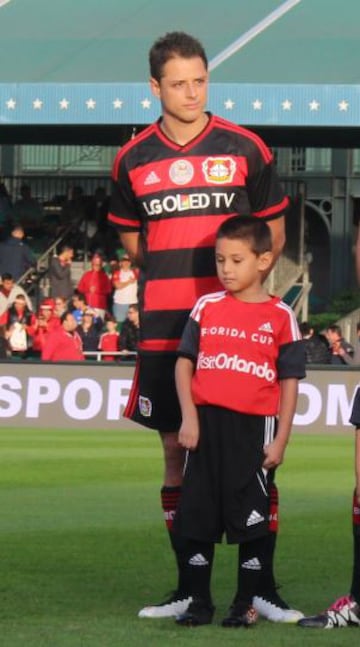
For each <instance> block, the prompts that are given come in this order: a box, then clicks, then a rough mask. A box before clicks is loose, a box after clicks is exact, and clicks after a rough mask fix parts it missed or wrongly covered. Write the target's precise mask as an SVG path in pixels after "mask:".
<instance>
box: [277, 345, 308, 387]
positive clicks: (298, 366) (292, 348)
mask: <svg viewBox="0 0 360 647" xmlns="http://www.w3.org/2000/svg"><path fill="white" fill-rule="evenodd" d="M277 371H278V378H279V380H285V379H287V378H291V377H295V378H297V379H298V380H301V379H302V378H304V377H306V370H305V345H304V343H303V341H302V340H301V339H300V340H299V341H294V342H290V343H289V344H283V345H282V346H280V349H279V357H278V360H277Z"/></svg>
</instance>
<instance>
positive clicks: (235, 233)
mask: <svg viewBox="0 0 360 647" xmlns="http://www.w3.org/2000/svg"><path fill="white" fill-rule="evenodd" d="M219 238H230V239H231V240H244V241H246V242H247V243H248V244H249V245H250V247H251V251H252V252H253V253H254V254H256V255H257V256H259V255H260V254H264V253H265V252H271V249H272V240H271V231H270V227H269V225H268V224H267V223H266V222H265V220H264V219H263V218H256V217H255V216H233V217H232V218H228V220H225V221H224V222H223V223H222V224H221V225H220V227H219V229H218V231H217V234H216V240H219Z"/></svg>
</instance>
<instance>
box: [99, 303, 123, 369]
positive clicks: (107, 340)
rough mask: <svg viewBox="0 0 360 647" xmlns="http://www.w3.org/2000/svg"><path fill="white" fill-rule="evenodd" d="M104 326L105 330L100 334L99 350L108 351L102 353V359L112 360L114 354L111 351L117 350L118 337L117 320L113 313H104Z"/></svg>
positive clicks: (114, 356) (114, 357)
mask: <svg viewBox="0 0 360 647" xmlns="http://www.w3.org/2000/svg"><path fill="white" fill-rule="evenodd" d="M105 326H106V332H104V333H103V334H102V335H101V336H100V340H99V350H102V351H103V352H106V353H109V354H108V355H102V360H103V361H105V362H113V361H114V360H115V359H116V355H111V353H112V352H117V351H118V350H119V338H120V335H119V333H118V330H117V321H116V319H115V317H114V316H113V315H110V314H106V315H105Z"/></svg>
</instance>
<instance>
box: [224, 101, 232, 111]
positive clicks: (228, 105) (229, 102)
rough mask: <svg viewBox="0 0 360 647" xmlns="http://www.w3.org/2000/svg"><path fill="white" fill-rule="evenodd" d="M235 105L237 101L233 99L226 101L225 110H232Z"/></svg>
mask: <svg viewBox="0 0 360 647" xmlns="http://www.w3.org/2000/svg"><path fill="white" fill-rule="evenodd" d="M234 105H235V101H232V99H226V101H224V106H225V110H232V109H233V107H234Z"/></svg>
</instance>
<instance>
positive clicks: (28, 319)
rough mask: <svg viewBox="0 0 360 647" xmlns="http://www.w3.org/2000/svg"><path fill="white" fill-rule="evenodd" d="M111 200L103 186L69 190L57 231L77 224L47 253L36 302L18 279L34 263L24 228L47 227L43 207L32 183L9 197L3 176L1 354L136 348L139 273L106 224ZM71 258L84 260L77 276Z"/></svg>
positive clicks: (98, 355) (109, 356)
mask: <svg viewBox="0 0 360 647" xmlns="http://www.w3.org/2000/svg"><path fill="white" fill-rule="evenodd" d="M108 203H109V198H108V196H107V195H106V191H105V189H104V188H103V187H98V188H97V189H96V190H95V192H94V195H93V196H86V195H85V194H84V191H83V189H82V187H80V186H74V187H72V188H71V189H70V190H69V193H68V196H67V199H66V200H64V201H63V202H62V204H61V209H60V211H59V213H58V215H57V217H56V222H55V223H54V229H53V233H54V238H55V239H56V238H57V237H58V236H59V234H60V235H61V232H63V231H64V230H65V228H66V227H67V226H68V225H69V223H74V224H75V225H76V226H75V227H74V229H73V231H72V232H71V233H70V236H68V237H66V236H65V237H63V240H62V243H60V245H59V248H58V249H57V253H55V254H54V255H53V256H52V257H51V259H50V262H49V269H48V274H47V279H48V281H47V285H48V289H47V290H46V291H45V294H43V295H42V296H41V295H40V298H37V299H36V304H35V303H32V299H31V298H30V297H29V295H28V294H27V292H26V289H24V286H25V288H26V285H25V284H24V286H23V285H20V284H19V283H18V281H19V280H20V279H21V278H22V277H23V275H24V274H25V273H26V272H27V271H28V270H29V269H30V268H35V266H36V257H35V254H34V252H33V250H32V248H31V246H30V245H28V244H27V242H26V239H25V233H26V234H27V233H28V232H29V231H30V232H33V231H34V230H36V228H44V224H43V223H44V216H45V212H44V209H43V206H42V205H40V203H39V202H38V200H37V199H36V198H34V197H33V196H32V193H31V188H30V186H28V185H25V184H24V185H22V186H21V187H20V195H19V197H18V199H16V200H12V198H11V196H10V195H9V194H8V192H7V189H6V186H5V185H4V184H3V183H0V340H1V341H0V358H5V357H12V358H13V357H19V358H21V359H27V358H30V359H32V358H35V359H43V360H46V361H58V360H60V359H63V360H69V359H76V360H79V359H84V360H88V359H97V360H98V359H101V360H103V361H107V362H108V361H121V359H122V358H123V355H126V354H129V353H130V354H134V353H135V352H136V349H137V343H138V338H139V324H138V308H137V279H138V273H137V269H136V268H133V267H131V262H130V259H129V257H128V256H127V255H126V254H125V253H124V252H123V251H122V250H121V249H118V243H117V237H116V236H115V235H114V232H113V230H112V228H110V231H109V225H108V222H107V213H108V206H109V204H108ZM74 259H76V260H80V261H81V262H84V271H83V274H82V276H80V279H79V280H78V281H75V279H74V273H73V261H74ZM87 259H90V261H89V262H87ZM38 294H39V293H38ZM33 301H35V299H33ZM120 353H121V354H120Z"/></svg>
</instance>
